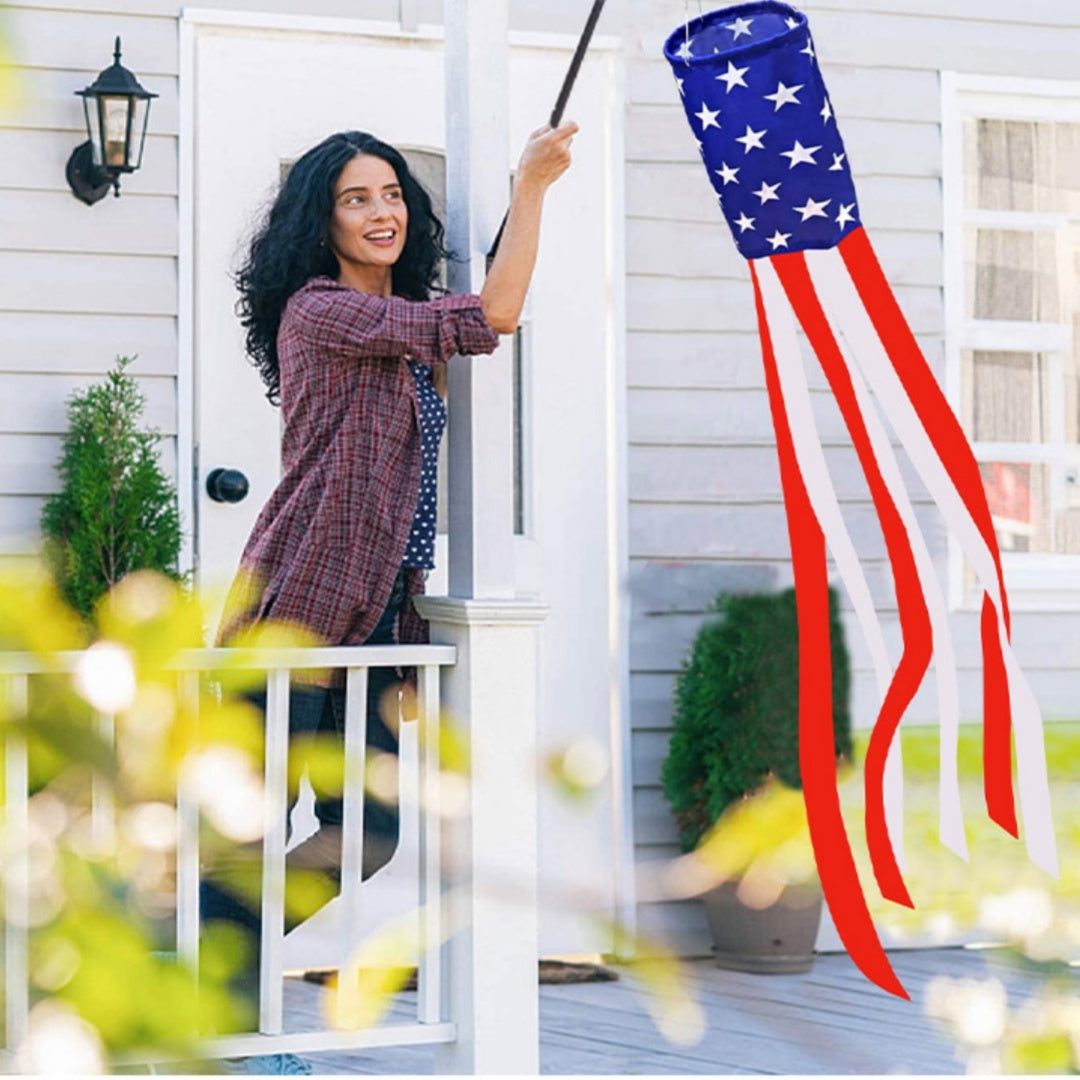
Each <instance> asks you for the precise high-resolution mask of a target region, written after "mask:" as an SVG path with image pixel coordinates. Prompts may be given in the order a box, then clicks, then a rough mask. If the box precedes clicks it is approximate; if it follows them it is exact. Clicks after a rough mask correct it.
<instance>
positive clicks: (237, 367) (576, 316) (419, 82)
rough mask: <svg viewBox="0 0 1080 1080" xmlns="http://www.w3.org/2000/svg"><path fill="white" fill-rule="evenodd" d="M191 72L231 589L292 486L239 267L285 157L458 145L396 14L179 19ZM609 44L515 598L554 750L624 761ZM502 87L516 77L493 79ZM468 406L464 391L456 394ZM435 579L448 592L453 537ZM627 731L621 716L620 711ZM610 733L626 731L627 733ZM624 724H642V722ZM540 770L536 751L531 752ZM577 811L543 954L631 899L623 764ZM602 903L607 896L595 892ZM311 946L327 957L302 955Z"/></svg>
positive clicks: (533, 354)
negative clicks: (332, 140)
mask: <svg viewBox="0 0 1080 1080" xmlns="http://www.w3.org/2000/svg"><path fill="white" fill-rule="evenodd" d="M183 38H184V41H185V46H184V53H185V57H186V60H185V63H184V65H183V70H184V71H186V72H189V73H191V77H192V78H193V81H194V90H193V92H192V99H193V106H192V109H191V112H190V114H189V122H190V128H189V130H188V132H187V136H188V137H189V138H190V142H189V143H187V144H186V145H189V146H190V158H189V159H188V162H189V163H188V165H187V173H186V175H187V176H188V177H189V180H190V184H191V190H192V202H193V236H192V245H191V251H192V252H193V256H192V259H191V266H192V281H191V282H190V295H191V297H192V305H191V310H190V311H188V312H185V313H184V316H183V317H185V318H187V319H189V320H190V322H189V324H188V325H190V327H191V341H192V354H193V357H192V365H193V385H194V394H193V397H194V417H193V427H194V443H195V445H196V470H195V480H194V483H195V492H194V496H193V498H194V505H195V517H196V523H195V524H196V529H195V545H194V546H195V554H196V558H197V562H198V577H199V582H200V585H201V587H203V588H204V589H209V590H211V591H213V590H217V595H218V596H219V597H220V595H221V591H222V590H223V589H224V587H225V585H226V584H227V582H228V580H229V578H230V577H231V575H232V573H233V572H234V570H235V567H236V564H237V560H238V558H239V555H240V552H241V549H242V547H243V545H244V542H245V540H246V538H247V536H248V533H249V531H250V529H251V526H252V524H253V522H254V520H255V518H256V516H257V514H258V512H259V510H260V509H261V507H262V505H263V503H264V502H265V501H266V499H267V498H268V497H269V495H270V493H271V491H272V490H273V488H274V485H275V484H276V482H277V479H278V475H279V468H280V461H279V435H280V426H279V425H280V417H279V413H278V411H277V410H276V409H274V408H272V407H271V406H270V405H269V404H268V403H267V402H266V400H265V397H264V392H263V387H262V384H261V382H260V380H259V377H258V374H257V372H256V371H255V369H254V368H253V367H252V366H251V365H250V364H249V363H248V362H247V360H246V359H245V356H244V349H243V336H242V331H241V328H240V326H239V323H238V320H237V318H236V315H235V313H234V305H235V301H236V290H235V288H234V287H233V284H232V281H231V278H230V273H231V271H233V270H234V269H235V268H236V267H237V266H238V264H239V262H240V259H241V253H242V250H243V244H244V240H245V237H246V236H248V235H249V234H250V231H251V229H252V228H253V227H254V226H255V224H256V223H257V221H258V219H259V216H260V214H261V212H262V210H263V209H264V208H265V207H266V206H267V205H268V203H269V201H270V200H271V199H272V198H273V196H274V194H275V193H276V190H277V186H278V183H279V180H280V177H281V175H282V170H283V168H284V167H287V165H288V163H290V162H292V161H294V160H295V159H296V158H297V157H299V156H300V155H301V154H302V153H303V152H304V151H305V150H307V149H308V148H309V147H311V146H313V145H314V144H315V143H317V142H319V141H320V140H321V139H323V138H324V137H325V136H326V135H328V134H330V133H332V132H334V131H339V130H346V129H361V130H366V131H370V132H372V133H373V134H375V135H377V136H378V137H380V138H381V139H383V140H385V141H386V142H389V143H391V144H393V145H395V146H397V147H399V148H401V149H402V150H404V151H405V152H406V155H407V156H408V154H409V151H410V150H412V151H416V152H419V153H421V154H423V155H425V156H426V159H427V164H428V165H429V166H430V164H431V155H432V154H441V153H442V151H443V149H444V146H445V141H444V105H443V102H444V85H443V51H442V40H441V36H438V35H435V34H423V33H421V34H409V35H402V34H398V33H396V32H393V31H389V30H388V29H387V28H386V26H385V24H382V25H380V26H375V25H372V24H364V23H362V22H355V23H354V22H351V21H348V22H347V21H344V20H322V21H320V20H305V21H303V23H299V22H298V20H296V19H288V20H275V19H274V18H273V17H253V16H251V15H235V16H233V15H224V14H222V13H186V14H185V17H184V35H183ZM572 44H573V43H572V42H564V41H558V42H553V41H552V40H551V39H550V38H547V39H542V40H541V39H536V40H526V39H521V40H520V41H518V43H517V44H515V45H514V46H513V48H512V52H511V63H510V87H509V98H510V122H511V144H512V147H513V152H514V155H515V156H514V160H513V161H511V162H508V163H507V166H508V167H511V168H512V167H513V165H514V164H515V163H516V155H517V153H519V152H520V148H521V147H522V146H523V145H524V142H525V139H526V136H527V134H528V132H529V131H531V130H532V129H534V128H536V127H538V126H539V125H540V124H541V123H543V121H544V120H545V119H546V117H547V115H548V113H549V112H550V109H551V105H552V103H553V101H554V98H555V96H556V93H557V90H558V87H559V83H560V81H561V79H562V75H563V73H564V71H565V68H566V65H567V62H568V59H569V53H570V50H571V48H572ZM617 87H618V84H617V74H616V57H615V54H614V53H613V52H612V51H611V50H610V49H608V50H605V49H602V48H601V49H597V50H594V51H593V52H592V53H591V54H590V56H589V57H588V59H587V60H586V63H585V65H584V67H583V70H582V72H581V76H580V78H579V82H578V86H577V89H576V90H575V96H574V99H573V102H572V108H571V110H570V114H571V115H572V116H573V117H574V118H575V119H576V120H578V122H579V123H580V124H581V127H582V132H581V134H580V135H579V137H578V138H577V140H576V141H575V144H574V155H575V164H574V167H573V169H571V171H570V172H569V173H568V174H567V175H566V177H564V178H563V179H562V180H560V181H559V183H558V184H557V185H556V186H555V187H554V188H553V189H552V192H551V194H550V196H549V198H548V205H547V207H546V209H545V220H544V229H543V237H542V244H541V252H540V257H539V260H538V264H537V269H536V274H535V277H534V281H533V286H532V290H531V294H530V298H529V304H528V309H527V321H526V322H525V323H524V325H523V331H522V334H521V339H520V349H519V363H520V389H521V392H520V394H519V395H518V397H519V410H518V411H519V419H520V423H519V424H518V425H516V426H517V427H518V428H519V430H520V439H519V450H520V453H519V455H518V456H519V459H520V469H519V487H520V496H521V497H520V500H519V506H520V511H519V533H520V535H519V536H518V538H517V540H516V542H515V548H516V550H515V573H516V582H517V589H518V593H519V594H520V595H538V596H540V597H541V598H542V599H543V600H544V601H546V602H547V603H549V604H550V605H551V615H550V617H549V619H548V621H547V623H546V624H545V626H544V627H543V630H542V640H541V657H542V661H541V664H542V668H541V676H540V682H541V709H540V716H541V730H540V733H539V734H540V746H541V750H542V752H547V751H550V750H552V749H555V748H559V747H562V748H565V747H566V746H567V745H569V744H570V743H572V742H578V741H581V740H583V739H588V740H591V741H592V742H593V743H595V744H596V746H597V747H598V748H599V749H600V751H601V753H602V754H604V755H606V756H607V757H608V758H609V759H610V760H611V761H612V762H613V763H615V762H619V763H621V761H622V756H623V753H624V748H623V746H622V743H621V739H620V737H619V732H620V730H621V727H620V723H621V722H616V723H615V724H612V716H613V715H614V716H616V717H618V716H619V715H620V712H621V700H622V687H623V671H624V668H625V657H624V656H623V654H622V652H621V648H622V647H621V644H620V643H621V641H622V634H621V630H620V627H621V620H620V614H621V613H620V608H619V593H620V586H621V582H622V579H623V568H622V566H621V562H622V554H621V552H622V547H621V533H620V528H619V520H620V517H621V514H622V506H621V502H620V496H619V491H620V486H619V477H620V473H621V455H622V454H623V452H624V451H623V448H622V439H621V434H620V433H619V432H618V431H617V417H618V415H619V409H618V404H619V402H620V401H621V395H622V392H623V391H622V385H621V384H622V375H621V371H622V368H621V358H622V326H621V306H620V305H621V300H620V297H621V286H620V280H621V279H620V275H621V273H622V266H621V243H620V241H619V234H620V230H621V227H622V220H621V154H620V149H619V147H620V143H619V138H618V124H619V123H620V118H621V103H620V102H619V100H618V89H617ZM493 92H502V91H501V89H500V88H493ZM452 407H453V405H452V403H451V408H452ZM217 468H226V469H236V470H238V471H240V472H242V473H243V474H244V475H245V476H246V478H247V480H248V483H249V485H250V493H249V494H248V496H247V497H246V498H245V499H244V500H243V501H241V502H238V503H233V504H230V503H219V502H215V501H213V500H211V499H210V497H209V496H208V494H207V491H206V478H207V476H208V475H209V474H210V473H211V472H212V471H213V470H214V469H217ZM437 561H438V563H439V570H438V571H437V572H436V573H435V574H433V575H432V578H431V579H430V580H429V583H428V591H429V592H431V593H438V592H445V589H446V570H445V567H446V546H445V537H441V538H440V543H439V547H438V551H437ZM626 727H627V728H628V725H626ZM613 733H614V734H613ZM627 738H628V735H627ZM411 739H412V736H411V733H407V735H406V737H405V739H404V741H403V747H402V771H403V786H404V787H405V788H408V786H409V776H410V775H411V770H412V769H413V768H414V760H413V745H412V741H411ZM538 765H539V763H538ZM620 775H622V770H621V769H620V768H613V769H612V770H610V771H609V774H608V780H607V782H606V784H605V785H603V786H602V788H601V790H600V791H599V794H598V796H597V797H596V798H595V799H593V800H592V801H591V802H589V803H587V804H586V805H585V806H584V807H581V806H573V807H567V806H565V805H563V804H562V803H561V802H560V801H559V799H558V797H557V796H556V795H555V794H553V793H547V792H545V793H544V794H543V795H542V799H543V801H542V805H541V844H540V846H541V868H540V869H541V877H540V880H541V882H542V883H543V885H544V887H545V888H547V887H549V886H550V887H551V899H550V902H549V903H547V904H546V905H545V907H544V908H543V910H542V916H541V945H542V949H543V951H544V952H545V953H551V952H564V953H565V952H586V951H588V952H591V951H599V950H606V949H608V948H609V947H610V942H609V941H608V940H607V939H606V938H605V937H604V935H603V934H598V933H597V931H596V929H595V927H590V926H588V925H586V924H585V923H584V921H583V920H581V919H580V918H579V917H578V916H577V915H576V914H575V909H578V910H580V909H581V908H582V906H591V907H594V909H598V910H599V911H601V912H603V913H606V914H611V913H612V912H613V911H614V909H615V906H616V903H617V898H616V896H615V881H616V878H617V874H618V871H619V869H621V870H622V871H623V872H624V873H629V867H621V868H618V867H617V865H616V860H617V844H618V841H620V840H621V842H622V844H621V846H622V850H624V851H625V850H627V849H628V845H627V844H626V840H627V837H626V836H619V837H617V836H616V833H618V832H619V831H620V830H619V827H618V825H617V822H618V821H620V820H622V817H623V815H622V811H623V810H624V809H625V811H626V812H627V813H628V812H629V808H628V807H623V806H622V804H621V801H616V800H621V795H619V794H617V793H614V792H613V790H612V776H615V777H618V776H620ZM411 822H412V817H411V813H406V817H405V821H404V833H405V836H404V837H403V843H402V848H401V850H400V851H399V853H398V855H397V856H395V859H394V860H393V862H392V864H391V866H390V867H388V868H387V870H386V871H384V872H383V873H381V874H380V875H378V876H377V877H376V878H374V879H373V880H372V881H371V882H370V883H368V885H366V886H365V889H366V890H368V892H369V894H370V895H369V898H368V906H369V910H371V911H372V912H373V914H377V912H378V909H379V907H380V902H379V901H378V895H379V891H380V889H381V890H383V891H384V892H385V893H386V896H385V897H384V900H385V905H386V907H387V910H397V911H398V912H400V910H401V908H400V895H399V894H397V893H394V894H393V895H391V893H392V889H391V886H392V885H394V882H395V881H396V882H397V885H396V886H394V887H395V888H396V887H400V888H406V889H407V888H408V882H409V881H410V880H411V873H412V869H413V867H414V865H415V862H414V857H413V856H414V851H413V846H412V843H411V841H410V839H409V835H408V834H409V831H410V829H411V827H412V824H411ZM583 895H584V896H589V897H591V898H592V901H593V902H592V903H589V902H588V901H585V900H583ZM308 961H309V962H314V961H313V960H311V958H310V956H309V957H308Z"/></svg>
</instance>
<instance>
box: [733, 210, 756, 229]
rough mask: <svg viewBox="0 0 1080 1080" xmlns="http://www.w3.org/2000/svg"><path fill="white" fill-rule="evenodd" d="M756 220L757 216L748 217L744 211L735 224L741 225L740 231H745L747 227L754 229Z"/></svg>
mask: <svg viewBox="0 0 1080 1080" xmlns="http://www.w3.org/2000/svg"><path fill="white" fill-rule="evenodd" d="M756 220H757V219H756V218H752V217H747V216H746V214H745V213H742V214H740V215H739V216H738V218H737V219H736V221H735V224H736V225H738V226H739V232H741V233H744V232H746V230H747V229H752V228H753V227H754V222H755V221H756Z"/></svg>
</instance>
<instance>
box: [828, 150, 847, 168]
mask: <svg viewBox="0 0 1080 1080" xmlns="http://www.w3.org/2000/svg"><path fill="white" fill-rule="evenodd" d="M845 156H846V155H844V154H833V156H832V164H831V165H830V166H829V172H842V171H843V169H844V157H845Z"/></svg>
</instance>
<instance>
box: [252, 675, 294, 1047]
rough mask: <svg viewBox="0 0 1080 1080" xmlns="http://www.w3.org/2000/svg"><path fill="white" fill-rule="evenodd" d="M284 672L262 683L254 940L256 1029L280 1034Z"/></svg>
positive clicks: (286, 735)
mask: <svg viewBox="0 0 1080 1080" xmlns="http://www.w3.org/2000/svg"><path fill="white" fill-rule="evenodd" d="M288 755H289V673H288V671H284V670H275V671H271V672H270V675H269V678H268V679H267V683H266V764H265V777H266V779H265V784H266V791H265V794H264V799H265V812H264V817H263V864H262V936H261V938H260V942H259V1030H260V1031H261V1032H262V1033H263V1034H265V1035H280V1034H281V1031H282V1027H283V1015H282V1012H283V1005H284V987H283V986H282V982H281V980H282V953H283V951H284V944H285V830H286V824H287V823H286V820H285V818H286V813H287V811H288V808H289V802H288V790H287V785H288V775H287V769H288Z"/></svg>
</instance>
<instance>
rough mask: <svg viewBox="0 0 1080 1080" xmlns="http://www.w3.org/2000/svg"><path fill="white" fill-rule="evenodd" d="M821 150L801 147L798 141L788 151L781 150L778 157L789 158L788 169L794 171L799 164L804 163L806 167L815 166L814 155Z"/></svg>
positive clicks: (815, 147)
mask: <svg viewBox="0 0 1080 1080" xmlns="http://www.w3.org/2000/svg"><path fill="white" fill-rule="evenodd" d="M820 149H821V147H820V146H803V144H802V143H801V142H799V140H798V139H796V140H795V145H794V146H793V147H792V148H791V149H790V150H781V151H780V156H781V157H786V158H791V165H790V168H792V169H794V168H795V166H796V165H798V164H799V163H800V162H805V163H806V164H807V165H816V164H817V162H816V161H815V160H814V155H815V154H816V153H817V152H818V151H819V150H820Z"/></svg>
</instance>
